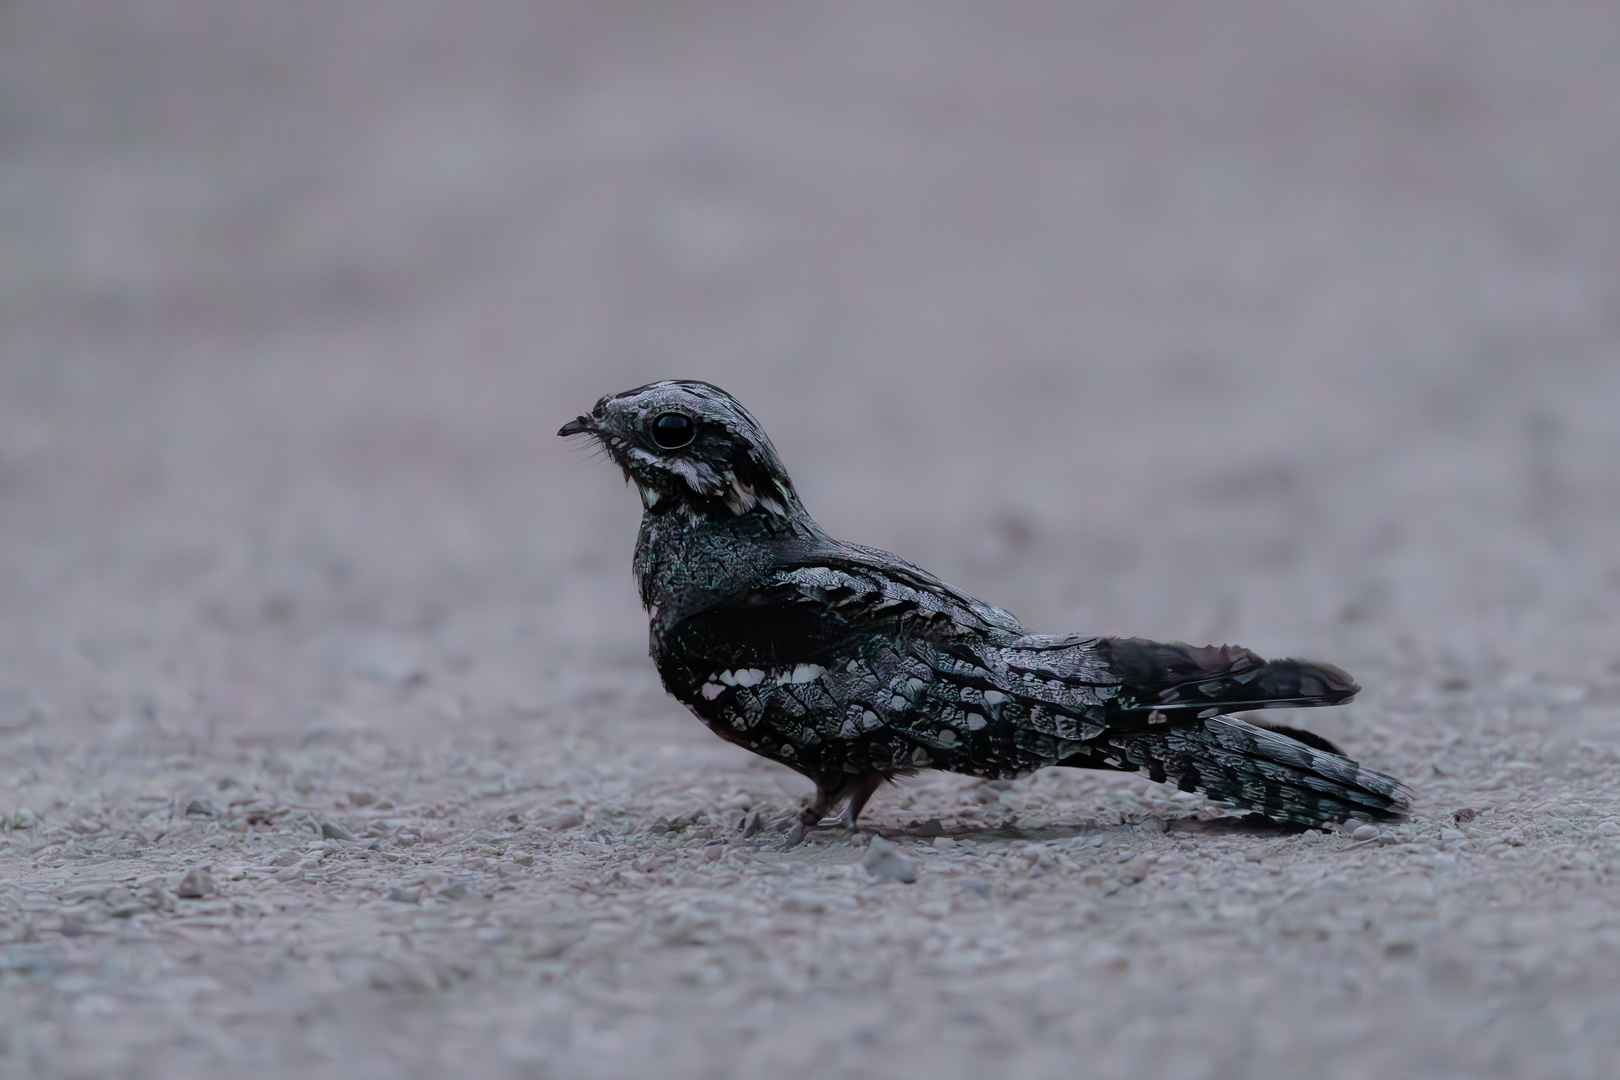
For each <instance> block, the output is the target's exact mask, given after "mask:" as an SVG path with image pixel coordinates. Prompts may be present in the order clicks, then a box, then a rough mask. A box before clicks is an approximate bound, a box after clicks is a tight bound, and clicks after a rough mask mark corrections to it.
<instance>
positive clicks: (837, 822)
mask: <svg viewBox="0 0 1620 1080" xmlns="http://www.w3.org/2000/svg"><path fill="white" fill-rule="evenodd" d="M853 809H854V804H853V803H845V804H844V808H843V809H842V810H840V811H839V812H838V813H836V814H834V815H833V816H832V817H824V818H822V819H821V820H820V821H818V822H816V828H818V829H851V830H853V829H854V828H855V815H854V814H853V813H852V812H851V811H852V810H853Z"/></svg>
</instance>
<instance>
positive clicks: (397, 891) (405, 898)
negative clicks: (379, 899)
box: [388, 887, 422, 904]
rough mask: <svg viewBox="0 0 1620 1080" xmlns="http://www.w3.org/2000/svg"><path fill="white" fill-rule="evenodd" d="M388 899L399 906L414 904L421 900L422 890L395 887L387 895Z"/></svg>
mask: <svg viewBox="0 0 1620 1080" xmlns="http://www.w3.org/2000/svg"><path fill="white" fill-rule="evenodd" d="M388 899H390V900H394V901H397V902H398V903H401V904H415V903H418V902H419V901H420V900H421V899H422V890H421V889H404V888H399V887H395V888H394V890H393V891H392V892H390V893H389V894H388Z"/></svg>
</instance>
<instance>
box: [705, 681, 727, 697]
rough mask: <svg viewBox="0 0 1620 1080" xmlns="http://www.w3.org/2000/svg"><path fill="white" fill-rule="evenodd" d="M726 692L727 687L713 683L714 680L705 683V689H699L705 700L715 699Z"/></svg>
mask: <svg viewBox="0 0 1620 1080" xmlns="http://www.w3.org/2000/svg"><path fill="white" fill-rule="evenodd" d="M725 692H726V688H725V687H723V686H721V685H720V684H719V683H712V682H706V683H704V684H703V689H701V690H699V691H698V693H700V694H702V695H703V698H704V700H705V701H713V700H714V699H715V698H717V697H719V696H720V695H721V694H723V693H725Z"/></svg>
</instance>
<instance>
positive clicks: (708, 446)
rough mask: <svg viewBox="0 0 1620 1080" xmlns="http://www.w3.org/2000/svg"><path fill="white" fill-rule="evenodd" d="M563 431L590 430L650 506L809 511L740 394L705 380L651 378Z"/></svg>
mask: <svg viewBox="0 0 1620 1080" xmlns="http://www.w3.org/2000/svg"><path fill="white" fill-rule="evenodd" d="M557 434H558V435H589V436H591V437H592V438H594V439H596V441H597V442H598V443H600V444H601V446H602V448H603V449H604V450H606V451H607V453H608V456H610V457H611V458H613V460H614V461H615V462H617V463H618V466H619V468H621V469H623V470H624V475H625V479H627V480H628V481H630V482H631V483H633V484H635V485H636V489H637V490H638V491H640V492H641V501H642V504H643V505H644V506H645V507H646V508H647V510H648V512H649V513H653V512H662V511H665V510H672V509H684V510H686V511H688V512H692V513H698V514H708V515H714V516H721V517H737V516H741V515H743V514H751V513H758V514H768V515H771V516H774V517H778V518H781V519H783V520H787V519H790V518H793V517H796V516H801V515H803V514H804V507H803V506H802V505H801V504H800V503H799V497H798V495H797V494H796V493H795V492H794V490H793V482H792V481H791V480H789V479H788V475H787V470H786V469H784V468H782V462H781V459H780V458H778V457H777V456H776V448H775V447H774V446H772V445H771V440H770V439H769V438H767V437H766V435H765V432H764V431H763V430H762V429H761V428H760V426H759V423H758V422H757V421H756V420H755V419H754V418H753V417H752V416H750V415H749V414H748V410H747V409H745V408H743V407H742V405H741V404H739V403H738V401H737V399H736V398H734V397H732V396H731V395H730V394H728V393H726V392H725V391H724V390H722V389H720V388H719V387H718V386H711V385H710V384H708V383H705V382H695V381H692V380H686V379H671V380H666V381H664V382H655V383H648V384H647V385H646V386H639V387H637V388H636V389H634V390H626V391H625V392H624V393H622V394H612V395H610V396H608V397H605V398H603V399H602V400H601V401H598V402H597V403H596V408H594V409H592V410H591V411H590V412H589V413H587V414H585V415H584V416H580V417H579V418H577V419H574V420H570V421H569V422H568V423H566V424H564V425H563V426H562V430H560V431H558V432H557Z"/></svg>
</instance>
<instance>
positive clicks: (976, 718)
mask: <svg viewBox="0 0 1620 1080" xmlns="http://www.w3.org/2000/svg"><path fill="white" fill-rule="evenodd" d="M984 724H985V720H984V717H982V716H980V715H979V714H978V713H976V712H970V713H968V714H967V726H968V730H969V731H978V730H979V729H980V728H982V727H984Z"/></svg>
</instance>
